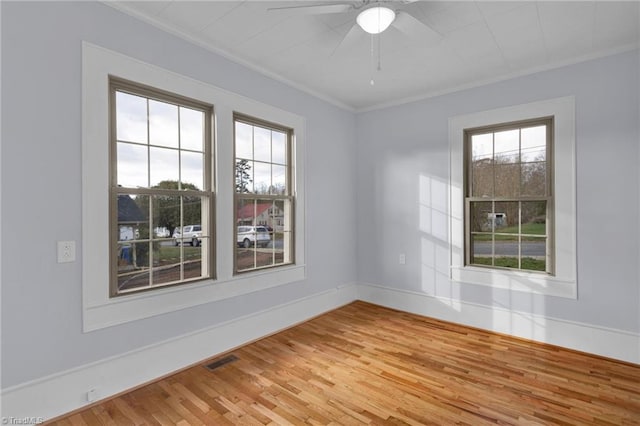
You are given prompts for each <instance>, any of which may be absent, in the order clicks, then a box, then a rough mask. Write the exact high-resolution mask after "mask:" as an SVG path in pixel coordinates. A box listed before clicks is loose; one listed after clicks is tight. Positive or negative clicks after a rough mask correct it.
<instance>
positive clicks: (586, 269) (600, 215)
mask: <svg viewBox="0 0 640 426" xmlns="http://www.w3.org/2000/svg"><path fill="white" fill-rule="evenodd" d="M638 76H639V56H638V51H635V52H630V53H624V54H619V55H615V56H610V57H606V58H602V59H598V60H593V61H589V62H584V63H581V64H576V65H573V66H567V67H564V68H560V69H556V70H552V71H548V72H540V73H537V74H533V75H530V76H525V77H521V78H516V79H512V80H508V81H504V82H500V83H497V84H491V85H487V86H483V87H479V88H475V89H471V90H465V91H461V92H457V93H453V94H449V95H444V96H440V97H436V98H432V99H427V100H423V101H420V102H415V103H411V104H405V105H401V106H397V107H392V108H386V109H383V110H376V111H372V112H368V113H363V114H360V115H359V116H358V126H357V127H358V154H359V158H358V181H357V192H358V279H359V281H361V282H365V283H372V284H378V285H383V286H387V287H392V288H397V289H405V290H412V291H417V292H420V293H427V294H432V295H436V296H443V297H452V298H453V299H456V300H462V301H465V302H470V303H477V304H482V305H487V306H500V307H506V308H508V309H513V310H519V311H523V312H532V313H537V314H541V315H546V316H549V317H554V318H561V319H566V320H571V321H578V322H584V323H588V324H593V325H599V326H604V327H612V328H616V329H621V330H627V331H632V332H638V331H640V306H639V302H640V294H639V291H640V285H639V279H638V259H639V256H640V253H639V246H638V240H639V238H638V236H639V234H638V232H639V229H638V217H639V216H638V213H639V212H638V202H639V197H638V195H639V182H638V177H639V176H638V163H639V145H640V143H639V141H640V135H639V131H638V122H639V107H638V104H639V99H638V93H639V85H638ZM568 95H574V96H575V99H576V152H577V232H578V248H577V249H578V253H577V255H578V293H579V296H578V300H568V299H562V298H557V297H544V296H532V295H528V294H524V293H518V292H509V291H507V290H497V289H491V288H488V287H481V286H476V285H471V284H462V285H459V284H454V285H450V284H449V283H448V281H447V274H448V262H449V259H448V253H449V245H448V220H447V219H446V216H444V214H443V211H446V203H447V196H446V194H447V192H448V187H447V183H448V174H449V166H448V163H449V158H448V151H449V145H448V118H449V117H453V116H457V115H462V114H467V113H472V112H478V111H483V110H489V109H494V108H499V107H505V106H510V105H518V104H523V103H528V102H533V101H537V100H545V99H550V98H556V97H561V96H568ZM427 185H429V186H430V188H431V195H430V197H426V198H428V199H421V198H425V195H424V194H425V188H424V187H425V186H427ZM421 194H422V196H421ZM425 208H428V209H430V211H431V214H432V220H431V223H430V224H424V223H421V222H420V211H421V209H423V210H424V209H425ZM427 225H428V226H427ZM425 227H430V229H425ZM427 231H428V232H427ZM399 253H406V256H407V264H406V265H404V266H402V265H399V262H398V254H399Z"/></svg>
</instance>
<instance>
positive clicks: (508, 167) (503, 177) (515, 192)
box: [495, 164, 520, 197]
mask: <svg viewBox="0 0 640 426" xmlns="http://www.w3.org/2000/svg"><path fill="white" fill-rule="evenodd" d="M495 185H496V187H495V196H496V197H518V196H519V195H520V164H502V165H496V166H495Z"/></svg>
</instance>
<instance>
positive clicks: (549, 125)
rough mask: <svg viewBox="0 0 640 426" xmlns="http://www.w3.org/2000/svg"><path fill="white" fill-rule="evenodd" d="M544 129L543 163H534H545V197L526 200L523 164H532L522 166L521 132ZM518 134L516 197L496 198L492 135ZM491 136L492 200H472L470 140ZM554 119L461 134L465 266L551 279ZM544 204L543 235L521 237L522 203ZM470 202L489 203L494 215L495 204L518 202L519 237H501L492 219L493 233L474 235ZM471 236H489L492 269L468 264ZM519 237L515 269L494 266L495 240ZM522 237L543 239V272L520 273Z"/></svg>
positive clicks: (493, 126)
mask: <svg viewBox="0 0 640 426" xmlns="http://www.w3.org/2000/svg"><path fill="white" fill-rule="evenodd" d="M541 125H544V126H546V132H545V141H546V144H545V161H536V162H544V163H546V168H545V184H544V189H545V195H544V196H527V195H522V188H523V182H522V164H531V163H533V162H524V163H523V162H522V129H528V128H532V127H537V126H541ZM516 129H517V130H518V157H519V161H518V162H517V164H518V166H519V174H518V178H519V180H520V183H519V189H518V193H519V196H517V197H504V196H503V197H498V196H495V192H496V185H495V179H496V173H495V133H498V132H503V131H508V130H516ZM488 133H491V134H492V152H491V164H492V168H493V170H492V177H493V196H492V197H486V196H482V197H478V196H473V195H471V194H472V191H473V190H474V188H473V180H474V175H473V166H472V165H473V160H474V159H473V150H472V138H473V136H475V135H483V134H488ZM552 135H553V117H552V116H551V117H541V118H535V119H530V120H521V121H516V122H510V123H503V124H497V125H489V126H483V127H478V128H473V129H465V130H464V139H465V140H464V152H465V153H464V163H465V164H464V168H463V170H464V171H463V173H464V182H465V188H464V194H465V202H464V209H465V210H464V211H465V216H464V219H465V220H464V227H465V238H464V242H465V250H464V251H465V265H467V266H474V267H482V268H495V269H505V270H518V271H524V272H531V273H543V274H547V275H554V270H555V253H554V244H553V229H554V218H553V211H554V209H553V208H554V207H553V204H554V203H553V201H554V200H553V194H552V188H553V157H552V155H551V153H552V152H553V138H552ZM536 201H539V202H545V203H546V213H545V234H544V235H541V234H522V217H521V216H522V208H521V205H522V203H524V202H536ZM473 202H492V213H494V214H495V213H496V211H495V204H496V203H499V202H518V233H517V234H514V233H500V232H495V216H494V218H493V219H492V231H491V232H475V231H472V230H471V226H470V225H471V224H470V220H471V207H470V206H471V203H473ZM473 235H491V237H492V239H491V249H492V250H491V262H492V264H491V265H483V264H478V263H472V262H471V260H472V258H473V257H474V256H473V247H472V244H471V242H472V239H473V237H472V236H473ZM496 235H498V236H516V235H517V236H518V255H517V259H518V268H510V267H501V266H496V265H495V236H496ZM522 237H527V238H538V237H539V238H544V239H545V240H546V241H545V256H544V258H545V266H546V270H545V271H536V270H533V269H521V266H522V259H523V257H522Z"/></svg>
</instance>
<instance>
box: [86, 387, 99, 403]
mask: <svg viewBox="0 0 640 426" xmlns="http://www.w3.org/2000/svg"><path fill="white" fill-rule="evenodd" d="M97 399H98V391H97V390H95V389H89V391H88V392H87V402H93V401H95V400H97Z"/></svg>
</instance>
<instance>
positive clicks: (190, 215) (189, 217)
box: [182, 196, 206, 243]
mask: <svg viewBox="0 0 640 426" xmlns="http://www.w3.org/2000/svg"><path fill="white" fill-rule="evenodd" d="M205 200H206V198H205ZM202 202H203V199H202V198H201V197H191V196H185V197H182V212H183V215H184V216H183V219H182V223H183V224H184V226H189V225H192V226H196V225H197V226H198V227H199V229H192V230H191V232H194V233H196V232H197V233H198V234H199V235H201V234H202ZM184 238H185V239H186V241H187V242H188V243H190V242H191V235H184Z"/></svg>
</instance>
